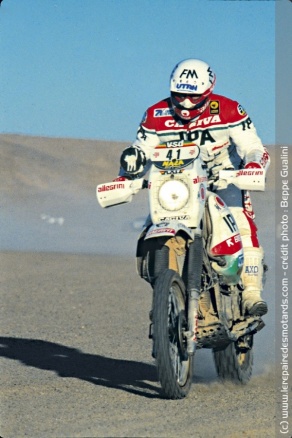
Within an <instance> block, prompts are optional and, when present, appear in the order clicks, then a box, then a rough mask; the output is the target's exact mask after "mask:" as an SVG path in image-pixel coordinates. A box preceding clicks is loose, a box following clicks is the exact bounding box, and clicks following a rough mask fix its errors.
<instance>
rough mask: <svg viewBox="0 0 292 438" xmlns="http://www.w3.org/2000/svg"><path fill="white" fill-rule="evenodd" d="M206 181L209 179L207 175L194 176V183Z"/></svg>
mask: <svg viewBox="0 0 292 438" xmlns="http://www.w3.org/2000/svg"><path fill="white" fill-rule="evenodd" d="M204 181H208V178H207V177H206V176H197V177H196V178H193V183H194V184H198V183H202V182H204Z"/></svg>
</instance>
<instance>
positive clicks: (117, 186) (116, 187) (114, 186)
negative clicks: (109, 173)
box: [98, 183, 125, 192]
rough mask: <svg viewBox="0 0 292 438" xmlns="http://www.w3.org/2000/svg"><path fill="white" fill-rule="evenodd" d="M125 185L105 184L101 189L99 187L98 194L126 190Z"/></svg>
mask: <svg viewBox="0 0 292 438" xmlns="http://www.w3.org/2000/svg"><path fill="white" fill-rule="evenodd" d="M124 188H125V184H121V183H119V184H107V185H106V184H104V185H103V186H101V187H98V192H107V191H108V190H115V189H124Z"/></svg>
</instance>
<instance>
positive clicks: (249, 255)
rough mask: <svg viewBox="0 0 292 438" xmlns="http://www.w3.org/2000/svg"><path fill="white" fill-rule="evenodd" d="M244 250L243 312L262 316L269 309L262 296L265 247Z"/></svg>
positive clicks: (242, 276)
mask: <svg viewBox="0 0 292 438" xmlns="http://www.w3.org/2000/svg"><path fill="white" fill-rule="evenodd" d="M243 251H244V265H243V271H242V275H241V278H242V283H243V286H244V291H243V292H242V305H243V312H244V313H248V314H249V315H253V316H254V315H257V316H262V315H265V314H266V313H267V311H268V306H267V303H266V302H265V301H264V300H263V299H262V297H261V291H262V288H263V273H264V268H263V258H264V252H263V249H262V248H261V247H260V248H255V247H247V248H244V249H243Z"/></svg>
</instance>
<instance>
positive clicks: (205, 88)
mask: <svg viewBox="0 0 292 438" xmlns="http://www.w3.org/2000/svg"><path fill="white" fill-rule="evenodd" d="M215 81H216V76H215V74H214V73H213V71H212V69H211V67H210V66H209V65H208V64H207V63H206V62H204V61H201V60H199V59H186V60H184V61H181V62H179V63H178V64H177V65H176V66H175V67H174V69H173V71H172V73H171V76H170V91H171V96H170V98H171V103H172V107H173V110H174V112H175V114H177V115H178V116H179V117H180V118H182V119H184V120H192V119H193V118H195V117H197V116H198V115H200V114H201V113H202V112H203V111H205V109H206V108H207V105H208V101H209V99H208V96H209V95H210V94H211V93H212V91H213V89H214V87H215Z"/></svg>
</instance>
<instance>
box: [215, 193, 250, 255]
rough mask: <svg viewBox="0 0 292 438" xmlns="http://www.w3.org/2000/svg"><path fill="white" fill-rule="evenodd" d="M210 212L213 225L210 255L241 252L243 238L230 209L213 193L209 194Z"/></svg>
mask: <svg viewBox="0 0 292 438" xmlns="http://www.w3.org/2000/svg"><path fill="white" fill-rule="evenodd" d="M208 211H209V214H210V219H211V225H212V232H211V234H210V236H209V237H210V240H209V242H208V252H209V254H210V255H211V256H216V255H218V256H221V255H231V254H234V253H236V252H237V251H241V249H242V242H241V237H240V234H239V230H238V227H237V224H236V222H235V219H234V217H233V215H232V213H231V211H230V209H229V208H228V206H227V205H226V204H225V202H224V201H223V200H222V199H221V198H220V197H219V196H218V195H215V194H214V193H211V192H208Z"/></svg>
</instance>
